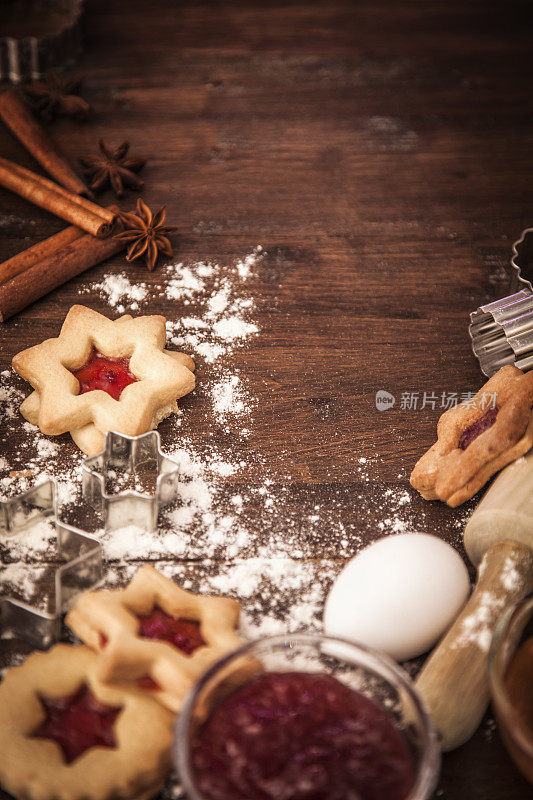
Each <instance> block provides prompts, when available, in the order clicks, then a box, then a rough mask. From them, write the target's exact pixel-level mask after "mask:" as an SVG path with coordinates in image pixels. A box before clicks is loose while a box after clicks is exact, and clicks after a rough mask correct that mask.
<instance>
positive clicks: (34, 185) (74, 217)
mask: <svg viewBox="0 0 533 800" xmlns="http://www.w3.org/2000/svg"><path fill="white" fill-rule="evenodd" d="M0 185H1V186H5V187H6V189H10V190H11V191H12V192H15V193H16V194H19V195H20V196H21V197H24V198H25V199H26V200H29V201H30V202H32V203H35V205H37V206H40V207H41V208H45V209H46V210H47V211H50V212H51V213H52V214H56V215H57V216H58V217H62V218H63V219H66V220H67V222H71V223H72V224H73V225H76V226H77V227H78V228H82V229H83V230H84V231H86V232H87V233H90V234H92V235H93V236H97V237H99V238H104V237H106V236H108V235H109V234H110V233H111V230H112V228H113V225H114V222H115V219H116V214H114V213H113V212H112V211H108V210H107V209H105V208H102V207H101V206H98V205H96V203H93V202H91V201H90V200H87V199H86V198H85V197H80V196H79V195H75V194H73V193H72V192H69V191H68V190H67V189H64V188H63V187H62V186H59V185H58V184H57V183H54V182H53V181H50V180H48V178H44V177H43V176H42V175H37V174H36V173H35V172H31V171H30V170H29V169H25V168H24V167H21V166H19V165H18V164H15V163H13V162H12V161H8V160H7V159H5V158H0Z"/></svg>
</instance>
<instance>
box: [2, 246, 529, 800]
mask: <svg viewBox="0 0 533 800" xmlns="http://www.w3.org/2000/svg"><path fill="white" fill-rule="evenodd" d="M265 255H266V254H265V253H264V252H263V250H262V248H260V247H258V248H255V250H254V251H253V252H251V253H249V254H248V255H246V256H244V257H243V258H241V259H239V260H238V261H237V262H236V263H235V264H233V265H227V264H217V263H210V262H199V263H188V264H183V263H178V264H172V265H169V266H168V267H166V268H165V269H163V270H161V276H160V277H159V279H158V280H159V283H157V284H155V286H154V285H153V284H151V286H150V289H148V288H147V284H144V283H140V284H133V283H131V282H130V281H129V279H128V278H127V276H126V274H125V273H119V274H118V275H111V274H110V275H107V276H105V277H104V278H103V280H102V281H100V282H98V283H93V284H90V285H88V286H87V287H86V288H85V289H84V290H82V291H83V292H84V293H85V294H90V293H92V294H93V296H94V294H95V293H97V294H98V296H99V297H100V298H101V299H103V300H105V301H106V302H107V303H108V305H109V306H110V307H111V308H113V309H114V310H115V311H116V312H117V314H121V313H123V312H124V311H125V310H135V309H136V308H137V307H138V306H140V305H141V304H143V303H148V301H153V302H154V304H155V303H156V302H157V298H158V297H164V298H165V299H166V300H171V301H172V308H174V309H175V314H174V315H173V317H172V318H171V319H169V320H168V322H167V343H168V346H169V348H175V349H177V348H179V349H182V350H184V351H185V352H187V353H191V354H192V355H193V356H194V357H195V359H196V361H197V367H198V375H199V380H198V390H197V395H196V398H197V400H198V402H199V403H201V404H203V405H202V412H201V413H202V416H201V424H202V425H204V426H205V429H204V430H203V431H202V437H201V444H199V443H198V440H197V435H196V434H197V429H196V428H194V427H193V425H192V424H190V423H189V418H190V417H192V416H193V413H192V411H191V413H189V410H188V409H187V408H185V409H184V413H183V415H182V416H180V417H175V416H172V417H171V418H170V419H169V420H168V421H166V422H164V423H163V424H162V425H161V427H160V432H161V436H162V447H163V449H164V451H165V452H166V453H168V455H169V456H170V457H171V458H173V459H174V460H175V461H176V462H177V463H178V464H179V468H180V478H179V483H178V486H177V497H176V500H175V501H174V502H172V503H171V504H169V505H168V507H166V508H165V509H164V511H163V512H162V514H161V515H160V524H159V528H158V530H157V531H156V532H155V533H149V532H147V531H145V530H143V529H141V528H139V527H137V526H134V525H130V524H127V522H126V520H125V521H124V526H123V527H122V528H121V529H120V530H115V531H113V532H111V533H106V534H104V533H103V531H102V528H101V525H102V522H101V519H100V518H99V517H98V515H97V514H95V513H94V512H93V511H92V510H91V509H89V508H88V507H87V504H86V503H84V501H83V499H82V497H81V471H80V464H81V461H82V454H80V453H79V452H78V451H77V450H75V448H74V447H73V446H72V445H71V444H70V440H69V439H68V438H67V437H60V438H57V439H55V438H49V437H47V436H44V435H43V434H41V433H40V431H39V430H38V429H37V428H36V427H35V426H33V425H30V424H29V423H24V422H22V421H21V418H20V416H19V412H18V407H19V405H20V402H21V401H22V399H23V397H24V396H25V395H26V394H27V387H26V386H25V385H24V383H23V382H22V381H20V380H19V379H18V378H17V377H16V376H14V375H13V374H12V373H11V372H10V371H8V370H6V371H5V372H4V373H2V374H1V376H0V418H1V420H2V422H1V424H2V434H1V435H2V436H3V437H6V438H7V437H11V436H14V437H18V439H17V441H20V444H19V445H18V449H17V450H16V451H15V454H14V455H13V456H12V457H10V460H12V461H13V463H9V462H8V459H7V458H4V457H0V496H3V497H10V496H13V495H15V494H17V493H19V492H20V491H23V490H25V489H28V488H29V487H30V486H32V485H34V484H35V483H36V481H38V480H42V479H43V478H44V477H45V476H46V474H47V473H48V474H52V475H54V476H55V477H56V480H57V481H58V500H59V506H60V515H61V518H62V519H64V520H65V521H68V522H72V523H73V524H77V525H80V526H81V527H84V528H85V529H87V530H89V531H90V532H92V533H94V534H95V535H96V536H97V537H98V538H99V539H100V540H101V542H102V545H103V548H104V553H105V558H106V560H107V570H106V585H109V586H114V585H116V586H119V585H123V584H124V582H125V581H126V580H128V579H129V578H131V576H132V575H133V574H134V572H135V570H136V569H137V567H138V565H139V563H140V562H141V561H145V560H152V561H154V562H155V563H156V564H157V566H158V568H159V569H161V571H162V572H163V573H164V574H166V575H168V576H169V577H172V578H174V579H175V580H176V581H177V582H178V583H179V584H180V585H183V586H184V588H187V589H190V590H191V591H195V592H203V593H207V592H212V593H215V594H228V595H231V596H234V597H236V598H238V599H240V601H241V602H242V605H243V611H242V615H241V623H240V630H241V633H242V635H243V636H244V637H245V638H256V637H258V636H260V635H266V634H272V633H282V632H285V631H287V630H292V631H296V630H302V629H320V627H321V616H322V609H323V603H324V599H325V596H326V595H327V591H328V589H329V586H330V585H331V583H332V581H333V579H334V577H335V575H336V574H337V573H338V572H339V571H340V569H341V568H342V566H343V563H344V562H345V560H346V559H347V558H350V557H352V556H353V555H355V554H356V552H357V551H358V549H359V548H360V547H362V546H364V545H365V544H366V541H367V540H366V539H365V535H364V533H362V532H361V531H364V530H365V526H367V525H368V524H372V526H373V527H374V526H375V519H376V516H378V517H379V518H380V519H381V520H382V522H381V524H380V528H381V531H382V532H383V533H396V532H400V531H402V530H420V529H423V528H424V519H425V517H424V513H425V512H424V511H423V510H421V508H420V504H415V503H413V504H411V499H412V497H413V496H415V494H414V493H412V492H411V491H410V490H408V489H404V488H402V489H396V488H392V487H387V486H385V485H384V484H383V483H382V482H381V481H380V480H379V463H378V461H377V460H376V459H375V458H373V457H372V456H371V455H368V454H365V455H364V456H363V455H360V454H354V456H353V462H352V463H353V482H349V481H346V482H338V483H337V482H335V481H334V480H332V481H331V483H328V484H322V485H319V486H314V485H313V484H312V482H310V481H307V480H306V479H305V477H306V476H304V479H303V480H301V479H300V477H301V476H291V475H285V474H281V475H280V472H279V470H277V469H276V466H275V465H274V466H272V454H271V452H270V451H269V450H268V447H267V448H266V449H262V444H261V443H262V442H265V441H267V443H268V437H266V439H265V437H261V438H260V439H259V442H256V441H255V439H256V437H255V436H254V434H255V432H256V430H255V424H254V417H253V413H254V408H255V407H256V406H257V404H258V402H259V397H258V396H257V392H256V391H254V387H253V384H252V383H251V381H250V378H249V377H248V376H247V375H245V374H244V373H243V372H242V371H240V370H239V369H238V368H235V367H234V366H233V364H232V360H235V359H236V358H238V351H239V349H240V348H242V347H246V346H247V345H248V344H249V343H250V341H251V338H252V337H257V336H259V335H260V325H259V323H258V318H259V316H260V315H259V313H258V309H257V308H256V301H255V299H254V294H253V289H254V279H255V278H256V277H257V276H258V274H259V270H260V267H261V264H262V260H263V258H264V257H265ZM197 420H198V418H196V423H197ZM10 452H11V453H13V448H11V449H10ZM250 474H253V481H252V480H251V479H250ZM108 477H109V478H113V476H111V475H109V476H108ZM129 477H131V476H129ZM404 477H405V476H403V475H399V476H398V478H399V479H400V478H404ZM291 478H293V479H291ZM113 481H114V483H115V485H116V486H120V485H122V481H123V479H122V478H121V476H120V475H118V474H117V475H116V476H115V477H114V479H113ZM354 506H356V507H357V517H356V520H355V521H350V522H348V521H347V516H348V517H349V519H350V520H352V515H351V514H350V515H347V514H346V509H347V508H348V507H349V508H350V509H353V507H354ZM411 506H413V507H411ZM450 525H451V526H452V527H453V529H454V530H455V523H450ZM458 529H459V528H457V530H458ZM0 549H1V555H2V559H3V562H10V563H3V564H2V566H1V567H0V569H2V572H1V573H0V586H1V587H2V591H5V590H6V589H7V590H8V591H13V590H14V589H13V588H12V587H14V586H18V587H19V591H20V592H21V593H22V594H23V595H24V596H27V597H28V598H30V597H32V594H33V593H34V592H35V586H36V584H37V583H38V581H39V580H40V579H41V577H42V570H43V569H44V564H45V562H47V561H48V559H50V558H51V555H52V553H53V551H54V549H55V540H54V536H53V531H52V529H51V527H50V524H49V523H40V524H39V525H37V526H35V527H34V528H31V529H29V530H28V532H27V534H25V535H24V536H23V537H16V538H14V539H13V540H11V541H9V542H2V545H1V547H0ZM506 575H507V573H506ZM505 579H506V580H509V581H511V580H513V574H512V570H511V569H510V570H509V574H508V575H507V577H506V578H505ZM15 658H16V654H15V655H14V656H13V659H15ZM11 663H14V661H12V662H11ZM0 666H1V664H0ZM167 791H168V790H167ZM176 796H177V795H176ZM171 797H173V794H172V793H171V794H170V795H169V800H170V798H171Z"/></svg>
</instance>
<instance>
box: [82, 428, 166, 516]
mask: <svg viewBox="0 0 533 800" xmlns="http://www.w3.org/2000/svg"><path fill="white" fill-rule="evenodd" d="M160 445H161V440H160V437H159V434H158V433H157V431H148V433H143V434H141V435H140V436H126V435H125V434H122V433H116V432H115V431H108V433H106V435H105V441H104V449H103V450H102V452H101V453H97V455H95V456H90V457H89V458H86V459H85V460H84V462H83V463H82V481H83V495H84V497H85V499H86V500H87V502H88V503H90V504H91V505H92V507H93V508H94V509H95V511H97V512H99V513H100V514H101V515H102V517H103V521H104V530H105V531H106V532H108V531H113V530H117V528H123V527H125V526H126V525H137V526H138V527H144V528H146V530H148V531H150V532H153V531H155V530H157V517H158V514H159V509H160V508H161V507H162V506H163V505H165V504H166V503H168V502H170V501H171V500H173V499H174V498H175V496H176V493H177V488H178V483H179V478H180V471H179V465H178V464H177V463H176V462H175V461H173V460H172V459H171V458H168V456H166V455H165V454H164V453H163V452H162V451H161V446H160ZM113 470H119V471H120V472H122V473H125V474H129V475H130V476H132V477H133V478H134V479H135V478H136V477H138V476H139V475H140V474H142V473H143V472H144V473H146V471H148V472H151V475H152V478H153V477H154V476H155V474H157V478H156V480H155V491H154V492H153V493H152V492H148V491H146V490H138V489H127V490H126V491H120V492H118V493H109V492H108V491H107V490H106V476H108V475H109V474H110V473H111V474H112V472H113ZM152 482H153V481H152Z"/></svg>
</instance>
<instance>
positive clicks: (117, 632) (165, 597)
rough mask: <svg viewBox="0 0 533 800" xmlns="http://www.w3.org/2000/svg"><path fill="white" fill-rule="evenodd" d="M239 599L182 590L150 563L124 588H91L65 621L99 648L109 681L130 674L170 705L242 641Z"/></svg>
mask: <svg viewBox="0 0 533 800" xmlns="http://www.w3.org/2000/svg"><path fill="white" fill-rule="evenodd" d="M239 612H240V604H239V603H238V602H237V601H236V600H232V599H230V598H228V597H204V596H200V595H195V594H191V592H187V591H185V590H184V589H181V588H180V587H179V586H177V585H176V584H175V583H174V582H173V581H171V580H169V579H168V578H165V577H164V576H163V575H161V574H160V573H159V572H157V570H155V569H154V568H153V567H150V566H144V567H141V569H140V570H139V571H138V572H137V574H136V575H135V577H134V578H133V580H132V581H131V583H130V584H129V585H128V586H127V587H126V588H125V589H121V590H113V591H110V590H101V591H96V592H88V593H86V594H84V595H82V597H81V598H80V599H79V600H78V603H77V604H76V606H75V607H74V608H73V609H72V611H70V613H69V614H68V615H67V617H66V622H67V625H69V627H70V628H71V629H72V630H73V631H74V633H75V634H76V635H77V636H78V637H79V638H80V639H81V640H82V641H83V642H85V644H87V645H89V646H90V647H92V648H93V649H94V650H96V651H97V652H98V653H100V657H99V668H98V677H99V678H100V679H101V680H102V681H104V682H116V681H132V682H135V683H136V684H137V685H138V686H140V687H142V688H144V689H145V690H151V693H152V694H153V697H154V698H156V699H157V700H159V701H160V702H161V703H162V704H163V705H165V706H166V707H167V708H169V709H171V710H172V711H176V712H177V711H180V709H181V706H182V703H183V698H184V697H185V695H186V694H187V692H188V691H189V689H190V688H191V687H192V685H193V684H194V683H195V681H196V680H197V679H198V678H199V677H200V675H201V674H202V673H203V672H204V671H205V670H206V669H207V667H209V666H210V665H211V664H212V663H213V662H214V661H216V660H217V659H218V658H220V657H221V656H222V655H225V654H226V653H229V652H231V651H232V650H235V648H237V647H239V646H240V645H241V644H242V642H241V640H240V638H239V637H238V636H237V634H236V633H235V626H236V624H237V621H238V618H239Z"/></svg>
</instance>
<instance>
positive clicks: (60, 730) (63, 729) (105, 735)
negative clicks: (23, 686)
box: [33, 686, 121, 764]
mask: <svg viewBox="0 0 533 800" xmlns="http://www.w3.org/2000/svg"><path fill="white" fill-rule="evenodd" d="M39 699H40V701H41V703H42V705H43V707H44V710H45V711H46V719H45V721H44V722H43V724H42V725H41V726H40V727H39V728H38V730H37V731H35V733H34V734H33V735H34V736H36V737H38V738H39V739H53V741H54V742H57V744H58V745H59V746H60V747H61V750H62V751H63V754H64V756H65V760H66V762H67V764H70V763H71V762H72V761H74V760H75V759H76V758H78V757H79V756H81V755H82V753H85V751H86V750H89V749H90V748H91V747H116V740H115V732H114V725H115V720H116V718H117V717H118V715H119V714H120V711H121V709H120V708H113V707H112V706H107V705H105V704H104V703H101V702H100V701H99V700H97V699H96V697H95V696H94V695H93V693H92V692H91V690H90V689H89V688H88V686H82V687H81V689H80V690H79V691H78V692H76V693H75V694H73V695H70V697H58V698H49V697H40V698H39Z"/></svg>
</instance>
